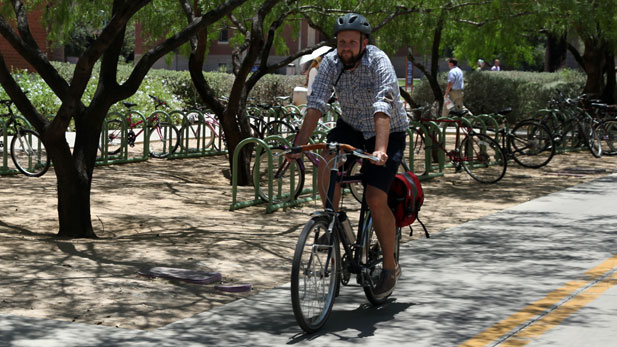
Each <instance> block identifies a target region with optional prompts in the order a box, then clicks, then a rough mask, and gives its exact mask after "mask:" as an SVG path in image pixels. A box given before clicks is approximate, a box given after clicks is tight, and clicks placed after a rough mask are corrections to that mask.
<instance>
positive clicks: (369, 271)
mask: <svg viewBox="0 0 617 347" xmlns="http://www.w3.org/2000/svg"><path fill="white" fill-rule="evenodd" d="M364 220H365V221H366V222H365V223H364V230H365V232H366V235H365V237H364V240H363V245H362V251H363V254H362V265H363V266H365V267H364V268H363V270H362V271H363V272H362V277H363V281H362V287H363V288H364V294H365V295H366V298H367V299H368V301H369V302H370V303H371V304H373V305H374V306H379V305H382V304H383V303H384V302H386V300H387V299H388V297H389V296H388V297H385V298H382V299H378V298H376V297H375V293H374V292H375V288H376V286H377V284H378V282H379V276H380V274H381V271H382V270H383V250H382V249H381V245H380V244H379V241H378V240H377V234H376V232H375V228H374V227H373V218H372V217H371V215H370V213H368V214H367V216H366V217H365V219H364ZM394 240H395V241H394V242H395V244H394V260H395V261H396V263H397V264H398V261H399V253H400V240H401V228H396V237H395V239H394Z"/></svg>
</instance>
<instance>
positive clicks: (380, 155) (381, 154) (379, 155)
mask: <svg viewBox="0 0 617 347" xmlns="http://www.w3.org/2000/svg"><path fill="white" fill-rule="evenodd" d="M373 156H375V157H377V158H379V160H378V161H374V160H371V163H372V164H375V165H378V166H382V165H385V164H386V161H388V154H386V152H382V151H375V152H373Z"/></svg>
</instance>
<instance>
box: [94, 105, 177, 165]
mask: <svg viewBox="0 0 617 347" xmlns="http://www.w3.org/2000/svg"><path fill="white" fill-rule="evenodd" d="M122 104H123V105H124V106H125V107H126V109H127V115H126V118H125V120H126V128H125V129H123V125H122V119H120V118H118V117H112V118H111V119H108V120H107V122H106V124H107V136H106V137H105V136H104V137H103V138H104V142H105V143H103V144H102V145H101V148H107V153H108V154H110V155H116V154H118V153H120V151H121V150H122V148H123V145H128V146H130V147H134V146H135V143H136V142H137V140H138V139H139V136H140V135H141V134H142V133H144V131H145V127H149V128H150V131H149V142H148V143H149V147H148V148H149V153H150V156H151V157H153V158H166V157H167V156H168V155H169V154H170V153H173V152H174V151H175V150H176V148H178V139H179V134H178V129H177V128H176V127H175V126H174V125H173V124H171V123H170V122H169V120H168V119H166V117H164V116H163V115H161V114H159V113H156V112H155V113H153V114H152V115H151V116H150V117H148V118H147V119H145V118H144V117H143V116H142V115H141V114H140V113H139V112H137V111H135V110H133V109H132V108H133V107H135V106H137V104H134V103H130V102H122Z"/></svg>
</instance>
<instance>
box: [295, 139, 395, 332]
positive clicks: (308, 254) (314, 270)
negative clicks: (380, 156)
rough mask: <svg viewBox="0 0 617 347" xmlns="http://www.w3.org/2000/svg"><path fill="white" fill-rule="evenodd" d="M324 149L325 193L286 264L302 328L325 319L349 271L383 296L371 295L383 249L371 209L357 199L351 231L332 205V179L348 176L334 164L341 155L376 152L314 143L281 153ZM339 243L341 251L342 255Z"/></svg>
mask: <svg viewBox="0 0 617 347" xmlns="http://www.w3.org/2000/svg"><path fill="white" fill-rule="evenodd" d="M320 149H321V150H323V149H327V150H329V151H330V152H331V153H333V154H335V155H334V157H333V159H332V169H331V170H330V184H329V187H328V195H327V196H328V198H327V200H326V206H325V209H324V210H323V211H317V212H315V213H313V216H312V217H311V219H310V220H309V221H308V222H307V223H306V224H305V225H304V228H303V229H302V232H301V233H300V237H299V238H298V243H297V245H296V248H295V252H294V256H293V263H292V268H291V302H292V306H293V312H294V317H295V319H296V321H297V323H298V325H299V326H300V327H301V328H302V329H303V330H304V331H306V332H307V333H313V332H316V331H318V330H319V329H321V328H322V327H323V326H324V325H325V324H326V321H327V320H328V316H329V314H330V312H331V310H332V306H333V304H334V300H335V297H336V296H338V293H339V290H340V285H341V284H342V285H348V284H349V281H350V279H351V275H352V274H355V275H356V282H357V283H358V284H360V285H361V286H362V287H363V289H364V293H365V295H366V297H367V299H368V300H369V301H370V302H371V303H372V304H373V305H376V306H377V305H381V304H383V303H384V302H385V301H386V300H387V297H386V298H381V299H378V298H377V297H375V294H374V290H375V287H376V286H377V282H378V279H379V274H380V273H381V270H382V268H383V251H382V249H381V247H380V245H379V242H378V241H377V237H376V234H375V230H374V227H373V223H372V217H371V212H370V210H369V209H368V206H367V204H366V200H365V199H362V204H361V208H360V217H359V221H358V229H357V232H356V233H355V234H354V231H353V229H352V227H351V223H350V222H349V218H348V217H347V215H346V213H345V212H343V211H340V212H337V211H336V209H335V207H334V206H333V205H332V201H333V197H334V191H335V185H336V183H337V182H338V183H342V182H346V181H347V179H357V177H349V176H347V175H346V174H345V172H344V171H340V170H339V168H338V167H339V164H340V163H341V161H345V160H348V157H350V156H355V157H359V158H363V159H370V160H375V159H377V158H375V157H373V156H371V155H369V154H368V153H364V152H362V151H360V150H358V149H356V148H354V147H352V146H350V145H346V144H337V143H317V144H310V145H304V146H299V147H293V148H290V149H287V150H286V151H285V153H300V152H307V151H313V150H320ZM400 238H401V229H400V228H397V229H396V237H395V247H394V258H395V260H396V262H398V260H399V251H400ZM341 246H342V250H343V254H342V255H341Z"/></svg>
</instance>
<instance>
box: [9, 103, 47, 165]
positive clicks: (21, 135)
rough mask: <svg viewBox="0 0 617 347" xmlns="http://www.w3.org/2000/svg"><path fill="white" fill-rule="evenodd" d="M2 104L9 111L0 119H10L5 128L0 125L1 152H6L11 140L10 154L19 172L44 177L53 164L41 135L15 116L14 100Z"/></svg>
mask: <svg viewBox="0 0 617 347" xmlns="http://www.w3.org/2000/svg"><path fill="white" fill-rule="evenodd" d="M0 104H2V105H4V106H5V107H6V108H7V110H8V112H7V113H5V114H2V115H0V118H8V121H7V122H6V123H5V124H4V128H3V127H2V124H0V151H4V148H6V147H7V146H6V144H8V143H9V139H10V145H9V147H8V148H9V153H10V155H11V159H12V160H13V163H14V164H15V167H16V168H17V170H19V172H21V173H22V174H24V175H26V176H29V177H40V176H43V175H44V174H45V173H46V172H47V170H49V166H50V165H51V162H50V160H49V156H48V155H47V148H46V147H45V144H44V143H43V141H41V137H40V135H39V133H37V132H36V131H34V130H31V129H28V128H27V127H26V126H25V125H24V124H22V123H24V122H23V121H21V120H19V119H18V118H17V116H15V114H14V113H13V109H12V107H11V105H13V100H0ZM5 131H6V132H5Z"/></svg>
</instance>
